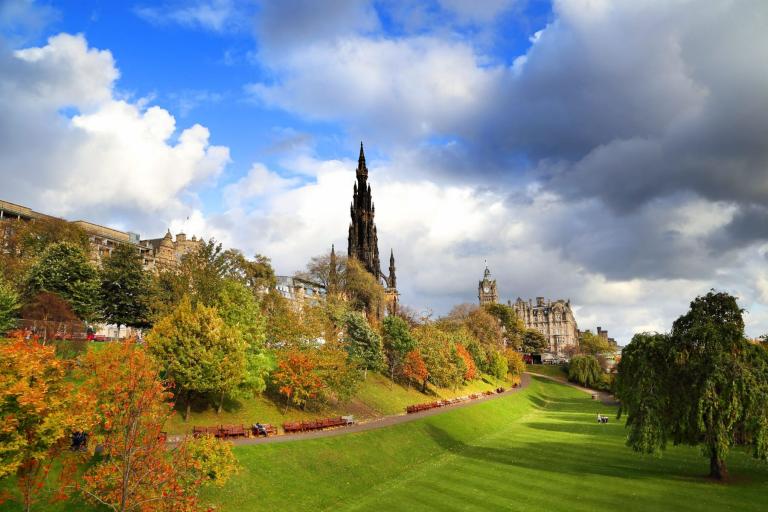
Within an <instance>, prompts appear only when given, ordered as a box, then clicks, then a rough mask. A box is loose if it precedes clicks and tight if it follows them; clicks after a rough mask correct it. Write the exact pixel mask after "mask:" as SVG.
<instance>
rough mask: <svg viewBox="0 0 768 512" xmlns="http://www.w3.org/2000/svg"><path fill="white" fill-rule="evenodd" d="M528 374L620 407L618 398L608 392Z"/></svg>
mask: <svg viewBox="0 0 768 512" xmlns="http://www.w3.org/2000/svg"><path fill="white" fill-rule="evenodd" d="M527 373H528V374H529V375H535V376H536V377H541V378H542V379H549V380H552V381H555V382H559V383H560V384H565V385H566V386H570V387H572V388H575V389H578V390H579V391H583V392H584V393H588V394H590V395H592V397H593V398H596V399H598V400H600V402H602V403H603V404H604V405H610V406H616V405H619V401H618V400H616V397H614V396H613V395H612V394H610V393H608V392H606V391H598V390H596V389H589V388H585V387H583V386H579V385H578V384H574V383H573V382H568V381H567V380H563V379H558V378H557V377H552V376H551V375H544V374H543V373H535V372H527Z"/></svg>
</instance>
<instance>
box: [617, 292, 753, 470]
mask: <svg viewBox="0 0 768 512" xmlns="http://www.w3.org/2000/svg"><path fill="white" fill-rule="evenodd" d="M741 315H742V310H741V309H740V308H739V307H738V304H737V303H736V299H735V298H734V297H732V296H730V295H728V294H727V293H717V292H714V291H713V292H710V293H708V294H707V295H705V296H703V297H697V298H696V299H695V300H694V301H693V302H691V307H690V310H689V311H688V313H686V314H685V315H683V316H681V317H680V318H678V319H677V320H676V321H675V322H674V323H673V324H672V332H671V334H670V335H662V334H638V335H635V337H634V338H633V339H632V342H631V343H630V344H629V345H628V346H627V347H626V348H625V349H624V351H623V354H622V359H621V362H620V363H619V366H618V371H619V373H618V378H617V380H616V393H617V396H618V397H619V398H620V399H621V402H622V407H621V412H622V413H626V414H627V428H628V429H629V435H628V439H627V443H628V444H629V446H631V447H632V448H633V449H634V450H636V451H640V452H645V453H653V452H658V451H659V450H663V449H664V448H665V447H666V444H667V442H668V441H669V440H671V441H672V442H673V443H674V444H675V445H677V444H688V445H702V446H703V450H704V453H705V454H706V455H707V456H708V457H709V459H710V476H712V477H714V478H718V479H725V478H727V474H728V473H727V469H726V463H725V459H726V457H727V455H728V453H729V451H730V448H731V447H732V446H733V445H734V444H735V443H737V442H738V443H740V444H744V445H748V446H750V447H751V448H752V454H753V455H754V456H755V457H756V458H759V459H763V460H765V459H766V458H768V355H767V354H766V351H765V349H764V348H763V347H760V346H758V345H753V344H751V343H749V342H747V341H746V340H745V339H744V332H743V330H744V322H743V320H742V316H741Z"/></svg>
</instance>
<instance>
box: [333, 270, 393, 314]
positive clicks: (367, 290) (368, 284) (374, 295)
mask: <svg viewBox="0 0 768 512" xmlns="http://www.w3.org/2000/svg"><path fill="white" fill-rule="evenodd" d="M344 270H345V271H344V273H343V274H342V280H343V283H344V290H343V291H344V294H345V295H346V296H347V299H348V300H349V303H350V306H351V307H352V309H354V310H355V311H364V312H365V313H366V314H367V316H368V318H370V319H372V320H373V319H378V318H380V317H381V315H382V313H383V307H384V300H385V294H384V287H383V286H381V284H380V283H379V280H378V279H377V278H376V277H375V276H374V275H373V274H371V273H370V272H368V271H367V270H366V269H365V267H363V266H362V265H361V264H360V262H359V261H357V260H355V259H354V258H351V259H348V260H347V265H346V268H345V269H344Z"/></svg>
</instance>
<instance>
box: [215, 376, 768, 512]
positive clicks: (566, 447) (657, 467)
mask: <svg viewBox="0 0 768 512" xmlns="http://www.w3.org/2000/svg"><path fill="white" fill-rule="evenodd" d="M597 412H602V413H606V414H609V413H613V412H614V411H611V410H609V409H608V408H606V407H605V406H602V405H601V404H599V403H596V402H594V401H592V400H591V399H590V398H589V397H588V396H587V395H585V394H584V393H581V392H579V391H577V390H574V389H572V388H568V387H565V386H561V385H559V384H557V383H554V382H548V381H544V380H543V379H534V380H533V382H532V384H531V386H530V388H529V389H528V390H525V391H524V392H521V393H517V394H515V395H511V396H509V397H506V398H503V399H499V400H493V401H489V402H485V403H481V404H477V405H475V406H471V407H467V408H463V409H456V410H453V411H449V412H446V413H445V414H441V415H436V416H432V417H429V418H424V419H423V420H418V421H414V422H411V423H406V424H401V425H397V426H394V427H390V428H385V429H381V430H374V431H369V432H362V433H359V434H351V435H348V436H341V437H334V438H325V439H316V440H306V441H299V442H292V443H280V444H271V445H261V446H258V445H257V446H243V447H238V448H237V449H236V453H237V455H238V458H239V459H240V461H241V463H242V464H243V466H244V470H243V471H242V472H241V473H240V474H239V475H238V476H236V477H235V478H234V479H233V480H232V481H231V482H230V483H229V484H228V485H227V486H226V487H225V488H223V489H221V490H214V491H209V493H208V494H207V496H206V497H207V498H209V499H210V500H212V501H213V502H214V503H216V504H217V505H218V506H219V508H220V509H221V510H223V511H251V510H408V511H411V510H441V511H442V510H478V511H480V510H527V511H531V510H552V511H558V510H568V511H581V510H584V511H586V510H601V511H602V510H618V509H620V510H622V511H623V512H625V511H633V510H637V511H641V510H676V511H677V510H691V511H694V510H696V511H699V510H739V511H741V510H745V511H748V510H756V511H757V510H764V506H765V505H764V500H765V497H766V496H768V468H766V466H765V465H761V464H760V463H758V462H757V461H753V460H752V459H750V458H749V457H747V456H746V455H744V454H742V453H739V452H734V453H732V455H731V456H730V458H729V463H730V469H731V471H732V474H733V476H734V481H733V482H732V483H730V484H727V485H724V484H717V483H713V482H711V481H708V480H706V479H705V478H703V476H702V475H705V474H706V472H707V461H706V460H705V459H704V458H703V457H701V456H700V452H699V450H698V449H695V448H672V449H669V450H667V452H666V454H665V455H664V457H663V458H654V457H641V456H639V455H636V454H634V453H632V452H631V451H630V450H629V449H628V448H626V447H625V446H624V436H625V432H624V428H623V426H622V425H620V424H618V423H617V422H616V421H615V420H614V421H612V422H611V423H609V424H608V425H598V424H597V423H596V422H595V415H596V414H597Z"/></svg>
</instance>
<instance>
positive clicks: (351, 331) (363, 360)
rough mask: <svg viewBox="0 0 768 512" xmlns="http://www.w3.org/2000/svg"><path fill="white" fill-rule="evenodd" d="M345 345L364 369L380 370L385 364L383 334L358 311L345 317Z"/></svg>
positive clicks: (350, 354) (351, 355) (350, 355)
mask: <svg viewBox="0 0 768 512" xmlns="http://www.w3.org/2000/svg"><path fill="white" fill-rule="evenodd" d="M344 323H345V326H346V329H345V331H346V333H345V337H344V343H345V347H346V349H347V353H348V354H349V357H350V358H351V359H353V360H355V361H357V362H358V363H359V364H360V366H361V367H362V368H363V370H364V371H365V372H366V376H367V371H368V370H380V369H382V368H383V366H384V351H383V347H382V343H381V336H379V334H378V333H377V332H376V331H374V330H373V329H372V328H371V326H370V325H368V322H367V321H366V319H365V316H364V315H363V314H361V313H357V312H349V313H347V315H346V317H345V322H344Z"/></svg>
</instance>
